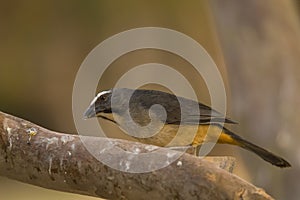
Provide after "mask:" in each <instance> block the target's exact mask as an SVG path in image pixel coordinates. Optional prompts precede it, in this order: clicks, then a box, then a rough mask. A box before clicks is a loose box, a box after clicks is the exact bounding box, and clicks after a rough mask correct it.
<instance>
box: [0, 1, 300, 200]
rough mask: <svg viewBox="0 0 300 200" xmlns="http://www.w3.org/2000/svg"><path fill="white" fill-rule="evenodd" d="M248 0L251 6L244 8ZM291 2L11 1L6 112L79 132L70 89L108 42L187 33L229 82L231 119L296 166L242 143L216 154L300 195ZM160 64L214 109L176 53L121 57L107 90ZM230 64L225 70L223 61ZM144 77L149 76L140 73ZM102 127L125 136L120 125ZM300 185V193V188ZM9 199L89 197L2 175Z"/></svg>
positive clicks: (0, 50) (3, 65)
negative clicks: (129, 73) (128, 34)
mask: <svg viewBox="0 0 300 200" xmlns="http://www.w3.org/2000/svg"><path fill="white" fill-rule="evenodd" d="M245 2H246V3H245ZM293 3H294V2H293V1H289V0H288V1H283V0H267V1H259V0H253V1H243V2H241V1H238V0H229V1H222V0H213V1H210V2H207V1H203V0H190V1H188V3H187V2H184V1H174V0H172V1H171V0H165V1H159V0H154V1H140V0H130V1H129V0H127V1H109V0H102V1H98V0H89V1H84V0H80V1H79V0H78V1H74V0H72V1H71V0H64V1H48V0H44V1H37V0H29V1H14V2H10V1H3V2H1V3H0V25H1V26H0V94H1V96H0V97H1V98H0V110H1V111H4V112H7V113H10V114H14V115H16V116H20V117H22V118H25V119H28V120H30V121H33V122H35V123H37V124H40V125H42V126H44V127H47V128H49V129H52V130H56V131H61V132H68V133H76V129H75V126H74V123H73V118H72V89H73V83H74V80H75V76H76V73H77V70H78V69H79V67H80V64H81V63H82V61H83V60H84V58H85V57H86V56H87V54H88V53H89V52H90V51H91V50H92V49H93V48H94V47H95V46H96V45H98V44H99V43H100V42H102V41H103V40H105V39H106V38H108V37H110V36H112V35H114V34H117V33H119V32H122V31H125V30H128V29H132V28H137V27H145V26H158V27H165V28H170V29H174V30H177V31H180V32H182V33H184V34H186V35H188V36H190V37H192V38H193V39H195V40H196V41H198V42H199V43H200V44H201V45H202V46H203V47H204V48H205V49H206V50H207V52H208V53H209V54H210V55H211V56H212V58H213V59H214V61H215V62H216V64H217V65H218V67H219V70H220V71H221V73H222V76H223V79H224V81H225V84H226V90H227V98H228V99H227V100H228V107H229V113H228V115H229V116H231V117H232V118H233V119H235V120H237V121H239V122H240V125H239V126H238V127H236V128H234V129H235V130H236V131H238V132H239V133H240V135H242V136H244V137H246V138H248V139H249V140H251V141H253V142H255V143H257V144H259V145H261V146H264V147H266V148H268V149H270V150H272V151H273V152H276V153H278V154H280V155H282V156H283V157H285V158H286V159H287V160H289V161H290V162H291V163H292V165H293V168H292V169H283V170H281V169H277V168H275V167H273V166H271V165H269V164H268V163H265V162H263V161H262V160H261V159H259V158H258V157H257V156H255V155H253V154H251V153H249V152H246V151H244V150H240V149H239V148H237V147H230V146H227V145H219V146H217V147H216V148H215V149H214V151H213V152H212V153H211V154H213V155H234V156H236V157H237V159H238V162H237V166H236V170H235V173H236V174H238V175H239V176H240V177H242V178H244V179H246V180H248V181H250V182H252V183H254V184H255V185H257V186H260V187H262V188H265V189H266V190H267V192H268V193H270V194H271V195H272V196H274V197H275V198H277V199H298V197H299V196H300V191H299V189H298V188H299V187H300V182H299V178H300V176H299V171H300V157H299V154H300V149H299V147H298V146H299V145H298V142H299V139H300V136H299V131H298V130H299V126H300V123H299V117H298V113H299V110H300V106H299V105H300V102H299V101H300V98H299V95H298V91H299V89H300V87H299V86H300V70H299V69H300V68H299V66H298V65H299V64H300V58H299V55H300V50H299V48H300V42H299V35H300V34H299V33H300V31H299V16H298V7H297V5H296V4H293ZM148 62H158V63H163V64H166V65H169V66H174V67H175V68H176V69H178V70H180V71H183V73H184V74H185V76H186V77H187V78H188V79H189V80H190V81H191V84H192V85H193V87H194V89H195V90H196V91H197V94H198V96H199V98H201V100H202V101H203V102H205V103H209V101H210V100H209V96H208V95H207V91H206V87H205V86H204V85H203V83H202V80H201V77H198V76H197V77H195V76H194V73H192V72H191V66H189V64H188V63H187V62H185V61H184V60H182V59H180V58H178V57H177V56H176V55H173V54H170V53H166V52H161V51H155V50H143V51H137V52H133V53H129V54H127V55H125V56H123V57H121V58H119V59H118V60H116V61H115V62H114V63H113V64H112V65H111V68H110V69H109V70H108V71H107V73H106V75H105V77H104V78H103V79H102V80H101V82H100V84H99V88H100V89H104V88H105V89H106V88H109V87H111V86H112V85H113V83H114V82H115V81H116V80H117V78H118V77H119V76H120V75H121V72H123V71H126V70H128V69H130V68H131V67H132V66H136V65H138V64H142V63H148ZM225 63H226V64H225ZM139 78H142V77H139ZM101 123H103V124H104V125H105V126H106V127H107V128H108V129H109V130H110V133H113V134H112V135H110V136H112V137H123V135H122V133H120V132H119V131H118V129H117V128H116V127H114V126H113V125H111V124H110V123H107V122H101ZM297 189H298V190H297ZM0 194H1V199H20V198H22V199H31V200H33V199H41V198H43V199H64V200H65V199H91V198H90V197H82V196H79V195H73V194H66V193H61V192H55V191H50V190H45V189H41V188H38V187H33V186H29V185H25V184H22V183H18V182H15V181H11V180H8V179H6V178H0Z"/></svg>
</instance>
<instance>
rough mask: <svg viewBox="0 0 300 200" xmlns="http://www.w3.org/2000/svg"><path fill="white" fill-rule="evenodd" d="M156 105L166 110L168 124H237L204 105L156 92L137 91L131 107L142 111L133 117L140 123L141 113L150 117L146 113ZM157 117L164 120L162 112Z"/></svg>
mask: <svg viewBox="0 0 300 200" xmlns="http://www.w3.org/2000/svg"><path fill="white" fill-rule="evenodd" d="M134 104H135V105H134ZM137 104H138V105H137ZM155 104H158V105H161V106H163V107H164V108H165V111H166V114H167V119H166V122H165V123H166V124H210V123H222V122H224V123H231V124H236V122H234V121H233V120H230V119H228V118H226V117H225V116H224V115H222V114H221V113H219V112H218V111H216V110H213V109H212V108H210V107H209V106H206V105H204V104H202V103H199V102H196V101H193V100H190V99H187V98H183V97H178V99H177V97H176V96H175V95H173V94H169V93H165V92H161V91H156V90H136V91H135V92H134V93H133V96H132V100H131V101H130V105H134V106H131V107H132V108H135V109H136V108H141V110H140V111H137V110H136V111H135V112H133V113H139V114H138V115H136V116H134V114H133V116H132V117H133V118H134V119H137V121H139V119H141V118H142V117H141V116H140V115H141V113H143V115H148V114H149V113H148V112H145V110H149V109H150V107H151V106H152V105H155ZM180 105H181V106H182V109H180ZM197 108H198V110H197ZM199 111H200V115H199ZM154 112H155V111H154ZM155 115H156V117H158V118H160V117H161V119H162V120H163V119H164V117H163V116H162V115H161V113H160V112H157V113H155ZM145 117H146V116H143V119H145ZM148 118H149V116H148ZM149 120H150V118H149ZM135 121H136V120H135Z"/></svg>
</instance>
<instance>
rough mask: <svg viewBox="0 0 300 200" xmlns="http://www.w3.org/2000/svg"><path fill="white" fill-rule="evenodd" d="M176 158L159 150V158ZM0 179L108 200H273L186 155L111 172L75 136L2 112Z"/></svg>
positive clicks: (143, 149) (129, 147)
mask: <svg viewBox="0 0 300 200" xmlns="http://www.w3.org/2000/svg"><path fill="white" fill-rule="evenodd" d="M30 135H31V136H30ZM30 137H31V139H30ZM84 140H86V141H91V142H92V143H93V144H96V146H98V147H99V148H100V150H101V144H104V142H107V139H105V140H104V139H103V138H96V137H84ZM110 140H111V141H113V144H114V145H115V146H117V147H121V148H122V149H124V150H127V151H132V150H133V149H136V148H139V149H140V150H141V151H140V152H139V153H145V152H149V151H151V149H152V150H153V148H149V145H144V144H140V143H135V142H130V141H125V140H117V139H110ZM133 147H134V148H133ZM103 152H104V153H108V154H109V153H111V154H113V151H103ZM174 152H176V151H173V150H170V149H163V151H161V154H162V155H167V154H170V153H173V154H174ZM122 159H129V158H122ZM179 162H180V164H179ZM0 175H1V176H6V177H9V178H11V179H15V180H19V181H22V182H25V183H29V184H33V185H37V186H41V187H44V188H49V189H54V190H59V191H66V192H73V193H78V194H86V195H90V196H95V197H102V198H108V199H272V198H271V197H270V196H269V195H267V194H266V193H265V192H264V191H263V190H262V189H259V188H256V187H255V186H253V185H251V184H250V183H247V182H245V181H244V180H242V179H240V178H239V177H237V176H235V175H233V174H231V173H229V172H227V171H225V170H223V169H220V168H219V167H217V166H216V165H215V164H213V163H212V162H210V161H206V160H204V159H201V158H197V157H194V156H192V155H189V154H184V155H183V156H181V157H180V158H179V159H178V160H177V161H175V162H173V163H172V164H170V165H168V166H167V167H165V168H162V169H160V170H156V171H153V172H148V173H126V172H122V171H119V170H114V169H112V168H110V167H108V166H106V165H104V164H102V163H101V162H99V161H98V160H97V159H95V158H94V157H93V156H92V155H91V154H90V153H89V152H88V151H87V150H86V149H85V147H84V146H83V144H82V142H81V139H80V137H79V136H77V135H69V134H62V133H57V132H53V131H49V130H47V129H45V128H42V127H40V126H37V125H35V124H33V123H31V122H28V121H25V120H23V119H20V118H17V117H13V116H11V115H8V114H4V113H2V112H0Z"/></svg>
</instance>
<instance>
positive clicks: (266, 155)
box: [222, 127, 291, 168]
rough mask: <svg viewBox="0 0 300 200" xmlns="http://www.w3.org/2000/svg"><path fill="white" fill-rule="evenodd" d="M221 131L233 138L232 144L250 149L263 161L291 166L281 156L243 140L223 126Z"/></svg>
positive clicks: (280, 165)
mask: <svg viewBox="0 0 300 200" xmlns="http://www.w3.org/2000/svg"><path fill="white" fill-rule="evenodd" d="M222 132H224V133H225V134H226V135H229V136H230V137H231V138H232V139H233V141H234V142H233V143H232V144H235V145H238V146H240V147H242V148H244V149H247V150H249V151H252V152H253V153H255V154H256V155H258V156H259V157H261V158H262V159H264V160H265V161H267V162H269V163H271V164H272V165H275V166H277V167H281V168H284V167H291V164H290V163H288V162H287V161H286V160H284V159H283V158H281V157H279V156H276V155H274V154H273V153H271V152H269V151H268V150H266V149H263V148H262V147H259V146H257V145H255V144H253V143H251V142H248V141H246V140H244V139H243V138H241V137H240V136H238V135H236V134H235V133H233V132H232V131H230V130H228V129H226V128H224V127H223V131H222ZM222 134H223V133H222Z"/></svg>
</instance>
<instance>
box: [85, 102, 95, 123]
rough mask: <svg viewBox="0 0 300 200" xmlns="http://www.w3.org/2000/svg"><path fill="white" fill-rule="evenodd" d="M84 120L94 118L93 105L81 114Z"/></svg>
mask: <svg viewBox="0 0 300 200" xmlns="http://www.w3.org/2000/svg"><path fill="white" fill-rule="evenodd" d="M83 117H84V119H89V118H92V117H96V111H95V105H94V104H92V105H90V106H89V107H88V109H86V111H85V112H84V114H83Z"/></svg>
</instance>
